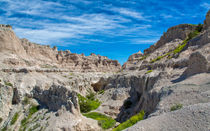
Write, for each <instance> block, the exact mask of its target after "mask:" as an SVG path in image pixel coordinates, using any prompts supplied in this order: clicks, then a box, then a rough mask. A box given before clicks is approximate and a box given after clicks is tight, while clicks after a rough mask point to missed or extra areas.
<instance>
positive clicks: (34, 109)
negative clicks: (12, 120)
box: [21, 105, 39, 127]
mask: <svg viewBox="0 0 210 131" xmlns="http://www.w3.org/2000/svg"><path fill="white" fill-rule="evenodd" d="M38 110H39V105H38V106H37V105H32V106H31V107H30V108H29V112H28V116H27V117H25V118H24V119H23V120H22V121H21V127H25V125H26V124H27V123H28V120H29V119H30V118H31V117H32V115H33V114H34V113H36V112H37V111H38Z"/></svg>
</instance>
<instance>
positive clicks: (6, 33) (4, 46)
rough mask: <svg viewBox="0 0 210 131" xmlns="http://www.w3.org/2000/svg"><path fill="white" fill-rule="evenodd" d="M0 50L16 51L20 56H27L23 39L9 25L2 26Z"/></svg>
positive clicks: (0, 28) (0, 30) (0, 29)
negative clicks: (22, 42)
mask: <svg viewBox="0 0 210 131" xmlns="http://www.w3.org/2000/svg"><path fill="white" fill-rule="evenodd" d="M0 52H8V53H14V54H16V55H18V56H21V57H26V52H25V50H24V48H23V46H22V45H21V41H20V40H19V38H18V37H17V36H16V35H15V33H14V32H13V31H12V29H10V28H7V27H0Z"/></svg>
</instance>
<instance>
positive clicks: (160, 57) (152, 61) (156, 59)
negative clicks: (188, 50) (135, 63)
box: [150, 52, 171, 63]
mask: <svg viewBox="0 0 210 131" xmlns="http://www.w3.org/2000/svg"><path fill="white" fill-rule="evenodd" d="M170 54H171V52H168V53H166V54H164V55H162V56H158V57H157V58H155V59H153V60H151V61H150V63H154V62H156V61H158V60H161V59H162V58H164V57H166V56H168V55H170Z"/></svg>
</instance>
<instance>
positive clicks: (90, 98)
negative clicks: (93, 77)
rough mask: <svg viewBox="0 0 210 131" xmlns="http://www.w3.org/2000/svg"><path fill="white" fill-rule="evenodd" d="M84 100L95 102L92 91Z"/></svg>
mask: <svg viewBox="0 0 210 131" xmlns="http://www.w3.org/2000/svg"><path fill="white" fill-rule="evenodd" d="M86 98H87V99H89V100H92V101H94V100H95V93H94V92H92V91H89V92H88V95H86Z"/></svg>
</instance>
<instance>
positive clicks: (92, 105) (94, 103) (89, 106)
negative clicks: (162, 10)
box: [77, 94, 100, 113]
mask: <svg viewBox="0 0 210 131" xmlns="http://www.w3.org/2000/svg"><path fill="white" fill-rule="evenodd" d="M77 96H78V99H79V106H80V111H81V112H82V113H87V112H89V111H91V110H95V109H97V108H98V107H99V106H100V102H99V100H98V99H96V100H95V98H94V100H92V99H93V98H92V97H90V99H88V98H86V97H84V96H82V95H80V94H78V95H77Z"/></svg>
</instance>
